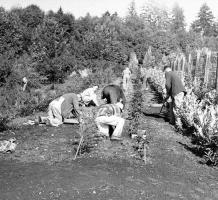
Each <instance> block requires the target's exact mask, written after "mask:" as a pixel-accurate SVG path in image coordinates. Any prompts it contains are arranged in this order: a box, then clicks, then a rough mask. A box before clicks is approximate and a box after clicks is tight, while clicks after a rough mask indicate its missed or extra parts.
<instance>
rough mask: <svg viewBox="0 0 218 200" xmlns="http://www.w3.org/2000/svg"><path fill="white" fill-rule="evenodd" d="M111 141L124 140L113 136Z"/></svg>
mask: <svg viewBox="0 0 218 200" xmlns="http://www.w3.org/2000/svg"><path fill="white" fill-rule="evenodd" d="M111 140H117V141H120V140H123V139H122V138H121V137H117V136H112V137H111Z"/></svg>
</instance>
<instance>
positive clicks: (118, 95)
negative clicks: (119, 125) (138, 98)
mask: <svg viewBox="0 0 218 200" xmlns="http://www.w3.org/2000/svg"><path fill="white" fill-rule="evenodd" d="M101 98H102V99H107V103H110V104H114V103H117V102H119V101H120V99H122V103H123V106H124V107H125V103H126V97H125V95H124V93H123V90H122V89H121V88H120V87H119V86H118V85H108V86H106V87H104V89H103V91H102V95H101Z"/></svg>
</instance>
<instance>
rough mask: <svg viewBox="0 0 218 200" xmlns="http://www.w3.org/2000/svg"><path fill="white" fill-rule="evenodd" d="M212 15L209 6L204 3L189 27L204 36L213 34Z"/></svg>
mask: <svg viewBox="0 0 218 200" xmlns="http://www.w3.org/2000/svg"><path fill="white" fill-rule="evenodd" d="M213 24H214V16H213V13H212V11H211V10H210V8H209V7H208V5H207V4H206V3H204V4H203V5H202V6H201V8H200V11H199V13H198V18H197V19H196V20H195V21H194V22H193V23H192V25H191V28H192V29H193V31H195V32H197V33H202V35H204V36H210V35H213V31H214V30H213Z"/></svg>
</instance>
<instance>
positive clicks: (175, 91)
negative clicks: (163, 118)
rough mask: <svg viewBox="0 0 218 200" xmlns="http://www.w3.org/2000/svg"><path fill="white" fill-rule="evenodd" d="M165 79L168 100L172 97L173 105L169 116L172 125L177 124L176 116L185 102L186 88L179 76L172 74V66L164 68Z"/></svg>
mask: <svg viewBox="0 0 218 200" xmlns="http://www.w3.org/2000/svg"><path fill="white" fill-rule="evenodd" d="M164 72H165V78H166V91H167V97H166V100H167V99H168V98H169V97H171V99H172V105H170V110H169V112H170V113H169V115H170V123H171V124H173V125H174V124H175V122H176V118H175V114H176V112H177V109H178V108H179V107H180V105H181V104H182V101H183V97H184V95H185V94H186V90H185V87H184V85H183V83H182V81H181V80H180V78H179V77H178V76H177V74H176V73H175V72H172V70H171V67H170V66H165V67H164Z"/></svg>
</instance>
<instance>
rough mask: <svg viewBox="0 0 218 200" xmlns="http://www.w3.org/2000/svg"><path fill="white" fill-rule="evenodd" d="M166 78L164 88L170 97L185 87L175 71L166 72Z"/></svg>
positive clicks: (182, 90)
mask: <svg viewBox="0 0 218 200" xmlns="http://www.w3.org/2000/svg"><path fill="white" fill-rule="evenodd" d="M165 78H166V90H167V94H168V95H169V96H171V97H175V96H176V95H177V94H179V93H180V92H184V93H186V91H185V87H184V85H183V83H182V81H181V79H180V78H179V77H178V75H177V74H176V73H175V72H172V71H170V72H166V73H165Z"/></svg>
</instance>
